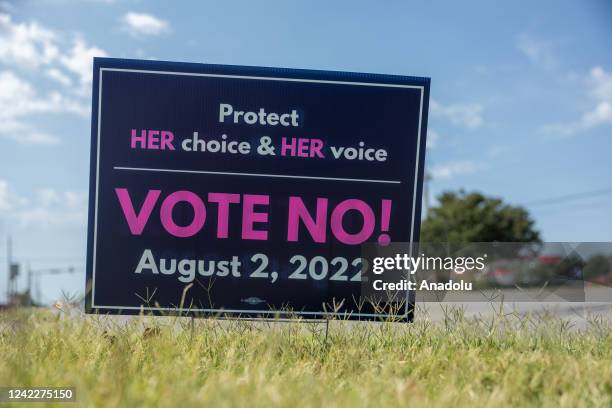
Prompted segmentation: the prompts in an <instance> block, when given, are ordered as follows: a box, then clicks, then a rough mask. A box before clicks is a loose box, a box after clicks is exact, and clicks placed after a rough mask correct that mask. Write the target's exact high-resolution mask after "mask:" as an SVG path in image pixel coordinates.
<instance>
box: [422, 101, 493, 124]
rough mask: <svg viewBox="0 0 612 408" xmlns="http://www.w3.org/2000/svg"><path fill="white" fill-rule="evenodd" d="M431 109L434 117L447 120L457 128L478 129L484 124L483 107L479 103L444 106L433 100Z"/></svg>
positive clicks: (430, 105) (430, 103)
mask: <svg viewBox="0 0 612 408" xmlns="http://www.w3.org/2000/svg"><path fill="white" fill-rule="evenodd" d="M429 107H430V111H431V114H432V115H433V116H438V117H443V118H446V119H447V120H449V121H450V122H451V123H452V124H454V125H457V126H463V127H466V128H470V129H476V128H479V127H480V126H482V124H483V119H482V105H480V104H477V103H472V104H451V105H442V104H441V103H439V102H437V101H435V100H433V99H432V100H431V101H430V102H429Z"/></svg>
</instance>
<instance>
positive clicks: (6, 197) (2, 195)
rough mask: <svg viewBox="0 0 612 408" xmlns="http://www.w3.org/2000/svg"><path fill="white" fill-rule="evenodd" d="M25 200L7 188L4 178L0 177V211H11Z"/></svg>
mask: <svg viewBox="0 0 612 408" xmlns="http://www.w3.org/2000/svg"><path fill="white" fill-rule="evenodd" d="M26 202H27V200H26V199H25V198H23V197H20V196H19V195H17V194H16V193H15V192H13V191H12V190H11V189H10V188H9V184H8V182H7V181H6V180H2V179H0V211H2V212H3V213H5V212H8V211H11V210H13V209H14V208H16V207H17V206H20V205H22V204H25V203H26Z"/></svg>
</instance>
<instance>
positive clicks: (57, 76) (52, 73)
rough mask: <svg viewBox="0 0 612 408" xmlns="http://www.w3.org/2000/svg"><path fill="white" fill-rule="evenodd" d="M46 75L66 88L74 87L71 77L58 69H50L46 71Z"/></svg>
mask: <svg viewBox="0 0 612 408" xmlns="http://www.w3.org/2000/svg"><path fill="white" fill-rule="evenodd" d="M46 74H47V76H48V77H49V78H51V79H53V80H55V81H57V82H59V83H60V84H62V85H64V86H67V87H68V86H71V85H72V80H71V79H70V77H69V76H68V75H66V74H64V73H63V72H62V71H60V70H59V69H57V68H49V69H48V70H47V71H46Z"/></svg>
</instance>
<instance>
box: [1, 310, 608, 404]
mask: <svg viewBox="0 0 612 408" xmlns="http://www.w3.org/2000/svg"><path fill="white" fill-rule="evenodd" d="M194 323H195V324H194V325H193V326H192V325H191V321H190V320H189V319H183V318H178V319H175V318H163V319H152V318H148V317H137V318H134V319H130V320H127V321H126V320H122V321H121V323H118V322H116V321H114V320H112V319H108V318H105V317H102V316H87V317H86V316H83V315H82V314H80V312H76V311H74V310H65V309H64V310H63V311H60V312H51V311H44V310H22V311H14V312H5V313H3V314H1V315H0V385H7V386H21V387H25V386H74V387H76V392H77V399H78V401H77V405H79V406H88V407H90V406H95V407H104V406H109V407H118V406H141V407H153V406H160V407H190V406H193V407H202V406H214V407H233V406H249V407H270V406H272V407H274V406H279V407H295V406H311V407H320V406H325V407H330V406H340V407H342V406H351V407H354V406H381V407H387V406H407V405H408V406H419V407H420V406H453V407H463V406H466V407H467V406H470V407H472V406H478V407H499V406H544V407H582V406H585V407H586V406H601V407H609V406H611V405H612V331H611V330H610V329H611V326H610V324H609V323H608V322H606V321H603V320H592V321H591V322H590V323H589V324H588V327H586V328H584V329H576V328H572V327H570V325H569V324H568V323H567V322H565V321H563V320H559V319H555V318H554V317H551V316H545V315H544V316H526V317H525V316H523V317H519V316H515V315H503V314H498V315H497V316H494V317H492V318H490V319H467V318H465V317H464V316H463V314H462V312H461V311H460V310H447V312H446V318H445V319H444V321H442V322H440V323H436V324H434V323H432V322H429V321H427V320H420V321H417V322H415V323H413V324H396V323H376V324H372V323H347V322H343V321H331V322H330V324H329V330H328V332H327V335H326V326H325V324H313V323H304V322H295V323H291V324H288V323H261V322H258V323H254V322H246V321H220V320H214V319H196V320H195V322H194ZM56 405H57V406H66V405H69V404H64V405H61V404H56ZM70 405H73V404H70ZM14 406H24V404H22V403H17V404H15V405H14ZM33 406H41V404H34V405H33Z"/></svg>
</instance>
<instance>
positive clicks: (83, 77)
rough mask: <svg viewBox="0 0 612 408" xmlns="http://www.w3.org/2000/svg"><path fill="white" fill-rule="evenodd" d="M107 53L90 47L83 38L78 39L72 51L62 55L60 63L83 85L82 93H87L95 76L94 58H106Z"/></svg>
mask: <svg viewBox="0 0 612 408" xmlns="http://www.w3.org/2000/svg"><path fill="white" fill-rule="evenodd" d="M106 55H107V54H106V52H105V51H104V50H103V49H101V48H98V47H95V46H88V45H87V44H86V43H85V41H83V39H82V38H80V37H77V38H76V39H75V40H74V42H73V45H72V48H71V49H70V51H68V52H67V53H66V54H64V55H62V56H61V57H60V59H59V61H60V63H61V64H62V65H63V66H64V67H65V68H66V69H68V70H69V71H70V72H72V73H73V74H76V75H77V77H78V78H79V83H80V84H81V89H80V90H81V92H87V91H88V90H89V86H90V85H91V81H92V76H93V58H94V57H106Z"/></svg>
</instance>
